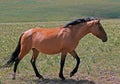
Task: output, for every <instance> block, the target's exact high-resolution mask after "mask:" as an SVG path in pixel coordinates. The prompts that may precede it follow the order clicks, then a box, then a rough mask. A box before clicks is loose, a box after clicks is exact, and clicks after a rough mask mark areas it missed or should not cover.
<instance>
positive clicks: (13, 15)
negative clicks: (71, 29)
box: [0, 0, 120, 23]
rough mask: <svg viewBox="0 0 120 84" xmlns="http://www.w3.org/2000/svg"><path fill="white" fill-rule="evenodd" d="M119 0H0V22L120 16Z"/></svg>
mask: <svg viewBox="0 0 120 84" xmlns="http://www.w3.org/2000/svg"><path fill="white" fill-rule="evenodd" d="M119 6H120V1H119V0H102V1H101V0H97V1H96V0H91V1H89V0H69V1H68V0H44V1H43V0H24V1H23V0H19V1H18V0H12V1H10V0H0V23H6V22H48V21H49V22H50V21H66V20H67V21H69V20H72V19H74V18H78V17H88V16H94V17H101V18H120V16H119V15H120V12H119V11H120V7H119Z"/></svg>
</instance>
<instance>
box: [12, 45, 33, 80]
mask: <svg viewBox="0 0 120 84" xmlns="http://www.w3.org/2000/svg"><path fill="white" fill-rule="evenodd" d="M30 50H31V47H30V46H29V47H28V46H25V45H21V49H20V53H19V56H18V57H17V58H16V59H15V64H14V69H13V71H14V73H13V77H12V79H15V78H16V71H17V67H18V64H19V62H20V60H22V58H23V57H24V56H25V55H26V54H27V53H28V52H29V51H30Z"/></svg>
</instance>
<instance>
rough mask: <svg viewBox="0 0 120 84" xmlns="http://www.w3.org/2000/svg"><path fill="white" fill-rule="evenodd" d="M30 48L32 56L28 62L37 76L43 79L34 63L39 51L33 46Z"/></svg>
mask: <svg viewBox="0 0 120 84" xmlns="http://www.w3.org/2000/svg"><path fill="white" fill-rule="evenodd" d="M32 50H33V56H32V59H31V61H30V62H31V64H32V67H33V69H34V72H35V74H36V76H37V77H38V78H39V79H42V80H43V79H44V78H43V76H42V75H40V74H39V72H38V69H37V68H36V65H35V62H36V58H37V57H38V54H39V52H38V51H37V50H36V49H35V48H33V49H32Z"/></svg>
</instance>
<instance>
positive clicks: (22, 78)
mask: <svg viewBox="0 0 120 84" xmlns="http://www.w3.org/2000/svg"><path fill="white" fill-rule="evenodd" d="M65 23H67V22H66V21H64V22H63V21H61V22H35V23H34V22H31V23H1V24H0V66H2V65H3V64H4V63H5V62H6V60H7V59H8V57H9V56H10V54H11V53H12V52H13V51H14V49H15V47H16V45H17V42H18V39H19V36H20V34H21V33H22V32H24V31H25V30H28V29H30V28H33V27H50V28H52V27H56V26H59V25H63V24H65ZM102 24H103V26H104V28H105V30H106V32H107V34H108V42H106V43H102V41H101V40H99V39H97V38H96V37H94V36H93V35H91V34H89V35H87V36H85V37H84V38H83V39H82V40H81V41H80V43H79V45H78V47H77V49H76V51H77V53H78V55H79V56H80V58H81V65H80V67H79V71H78V73H77V74H76V75H75V76H74V77H72V78H70V77H69V74H70V71H72V69H73V68H74V66H75V63H76V61H75V59H73V58H72V56H70V55H68V56H67V59H66V64H65V68H64V74H65V77H67V79H68V80H66V81H63V82H62V81H60V80H59V77H58V72H59V62H60V56H59V54H56V55H53V56H48V55H45V54H42V53H40V54H39V57H38V59H37V67H38V70H39V71H40V73H41V74H42V75H43V76H44V77H45V78H46V80H45V81H43V82H41V81H39V79H37V78H36V77H35V74H34V71H33V69H32V66H31V64H30V59H31V54H32V53H31V52H30V53H29V54H28V55H27V56H26V57H25V58H24V59H23V60H22V61H21V62H20V65H19V66H18V71H17V79H16V80H12V79H11V75H12V72H13V70H12V69H13V67H11V68H7V69H0V84H40V83H43V84H44V83H47V84H49V83H50V84H59V83H63V84H67V82H68V84H76V83H78V82H81V83H84V82H86V83H90V82H94V83H95V84H118V83H120V61H119V60H120V20H117V19H116V20H103V21H102Z"/></svg>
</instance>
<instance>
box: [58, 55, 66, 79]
mask: <svg viewBox="0 0 120 84" xmlns="http://www.w3.org/2000/svg"><path fill="white" fill-rule="evenodd" d="M65 58H66V53H62V54H61V62H60V72H59V77H60V78H61V79H62V80H65V77H64V76H63V67H64V64H65Z"/></svg>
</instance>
